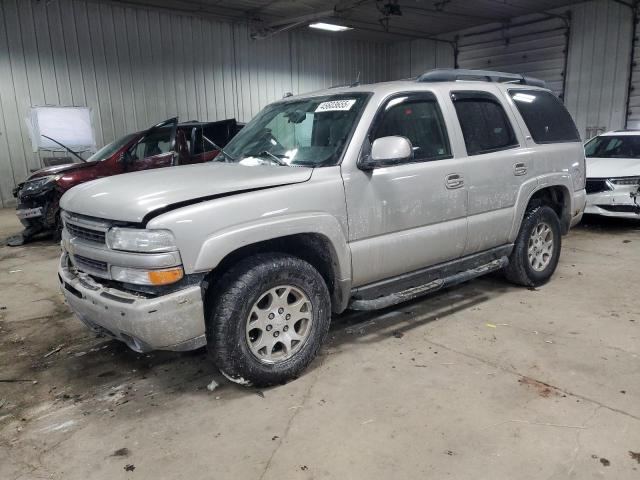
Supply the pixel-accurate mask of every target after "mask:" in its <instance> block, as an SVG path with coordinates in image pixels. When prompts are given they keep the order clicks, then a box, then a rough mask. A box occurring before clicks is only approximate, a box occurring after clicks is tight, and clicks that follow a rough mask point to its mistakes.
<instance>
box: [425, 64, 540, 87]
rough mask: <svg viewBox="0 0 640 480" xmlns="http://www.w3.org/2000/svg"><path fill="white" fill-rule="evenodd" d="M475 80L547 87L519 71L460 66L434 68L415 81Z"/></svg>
mask: <svg viewBox="0 0 640 480" xmlns="http://www.w3.org/2000/svg"><path fill="white" fill-rule="evenodd" d="M456 80H475V81H480V82H496V83H517V84H519V85H530V86H532V87H542V88H547V84H546V83H545V81H544V80H540V79H539V78H534V77H529V76H527V75H521V74H519V73H506V72H494V71H491V70H466V69H461V68H436V69H434V70H429V71H428V72H426V73H423V74H422V75H420V76H419V77H418V78H417V79H416V81H417V82H453V81H456Z"/></svg>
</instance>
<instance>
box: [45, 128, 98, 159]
mask: <svg viewBox="0 0 640 480" xmlns="http://www.w3.org/2000/svg"><path fill="white" fill-rule="evenodd" d="M40 136H41V137H44V138H46V139H47V140H51V141H52V142H54V143H57V144H58V145H60V146H61V147H62V148H64V149H65V150H66V151H67V152H69V153H71V154H73V155H75V156H76V157H78V158H79V159H80V161H81V162H82V163H87V161H86V160H85V159H84V158H82V157H81V156H80V155H78V154H77V153H76V152H74V151H73V150H71V149H70V148H69V147H67V146H66V145H64V144H63V143H60V142H59V141H57V140H56V139H54V138H51V137H47V136H46V135H42V134H40Z"/></svg>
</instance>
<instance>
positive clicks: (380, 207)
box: [343, 91, 467, 286]
mask: <svg viewBox="0 0 640 480" xmlns="http://www.w3.org/2000/svg"><path fill="white" fill-rule="evenodd" d="M451 127H452V125H451V124H450V123H449V121H446V120H445V118H444V117H443V115H442V111H441V108H440V102H439V101H438V98H437V97H436V96H435V94H434V93H431V92H415V91H414V92H409V93H403V94H398V95H393V96H392V97H389V98H388V99H386V100H385V102H384V103H383V104H382V107H381V108H380V109H379V111H378V113H377V115H376V118H375V119H374V121H373V123H372V126H371V129H370V132H369V136H368V139H367V145H369V146H370V144H371V143H373V141H374V140H375V139H376V138H381V137H386V136H392V135H399V136H403V137H406V138H408V139H409V140H410V141H411V144H412V146H413V150H414V158H413V160H412V161H407V162H403V163H400V164H395V165H393V166H385V167H379V168H376V169H374V170H373V171H370V170H367V171H363V170H359V169H357V168H355V167H352V168H353V169H352V170H349V171H346V170H345V171H343V178H344V183H345V192H346V198H347V212H348V223H349V240H350V242H351V243H350V246H351V252H352V260H353V285H354V286H361V285H365V284H368V283H372V282H375V281H377V280H381V279H384V278H390V277H394V276H397V275H400V274H403V273H407V272H411V271H413V270H418V269H420V268H423V267H427V266H431V265H434V264H437V263H441V262H444V261H447V260H451V259H453V258H457V257H458V256H460V254H461V253H462V251H463V250H464V246H465V243H466V238H467V227H466V213H467V192H466V188H465V183H464V180H463V174H462V164H461V162H460V161H459V160H458V159H457V158H454V157H453V153H452V148H451V141H450V139H449V134H448V132H449V131H450V129H451ZM367 148H368V147H367V146H365V151H366V150H367ZM365 154H366V153H365Z"/></svg>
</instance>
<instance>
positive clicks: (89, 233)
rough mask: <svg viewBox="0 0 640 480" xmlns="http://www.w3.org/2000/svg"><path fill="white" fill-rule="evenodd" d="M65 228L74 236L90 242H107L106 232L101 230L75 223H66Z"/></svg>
mask: <svg viewBox="0 0 640 480" xmlns="http://www.w3.org/2000/svg"><path fill="white" fill-rule="evenodd" d="M65 228H66V229H67V231H68V232H69V234H70V235H71V236H72V237H78V238H81V239H83V240H87V241H88V242H95V243H101V244H104V243H105V232H101V231H99V230H92V229H90V228H86V227H81V226H80V225H76V224H74V223H69V222H66V223H65Z"/></svg>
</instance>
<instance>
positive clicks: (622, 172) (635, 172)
mask: <svg viewBox="0 0 640 480" xmlns="http://www.w3.org/2000/svg"><path fill="white" fill-rule="evenodd" d="M636 176H640V158H595V157H589V158H587V178H615V177H636Z"/></svg>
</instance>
